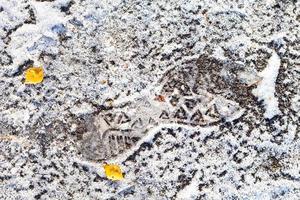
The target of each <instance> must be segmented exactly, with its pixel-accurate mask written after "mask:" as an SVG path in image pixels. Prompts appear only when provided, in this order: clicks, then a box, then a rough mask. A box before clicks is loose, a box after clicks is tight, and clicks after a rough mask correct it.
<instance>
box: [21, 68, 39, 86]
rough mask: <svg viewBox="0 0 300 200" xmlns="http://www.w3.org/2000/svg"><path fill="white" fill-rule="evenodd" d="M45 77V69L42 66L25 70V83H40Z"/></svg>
mask: <svg viewBox="0 0 300 200" xmlns="http://www.w3.org/2000/svg"><path fill="white" fill-rule="evenodd" d="M43 79H44V70H43V68H42V67H31V68H29V69H27V70H26V72H25V84H38V83H41V82H42V81H43Z"/></svg>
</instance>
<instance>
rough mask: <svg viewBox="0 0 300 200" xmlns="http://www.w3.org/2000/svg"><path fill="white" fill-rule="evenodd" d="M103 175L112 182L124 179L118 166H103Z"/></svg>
mask: <svg viewBox="0 0 300 200" xmlns="http://www.w3.org/2000/svg"><path fill="white" fill-rule="evenodd" d="M103 167H104V171H105V175H106V177H107V178H108V179H110V180H113V181H119V180H122V179H124V177H123V174H122V170H121V168H120V166H119V165H114V164H105V165H104V166H103Z"/></svg>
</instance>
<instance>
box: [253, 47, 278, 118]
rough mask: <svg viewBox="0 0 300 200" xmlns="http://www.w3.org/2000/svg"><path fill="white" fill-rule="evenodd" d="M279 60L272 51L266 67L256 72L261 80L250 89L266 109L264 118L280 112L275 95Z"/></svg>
mask: <svg viewBox="0 0 300 200" xmlns="http://www.w3.org/2000/svg"><path fill="white" fill-rule="evenodd" d="M280 63H281V60H280V58H279V56H278V55H277V53H276V52H275V51H273V54H272V56H271V57H270V59H269V61H268V65H267V67H266V68H265V69H264V70H263V71H261V72H259V73H258V75H259V76H260V77H261V78H262V80H261V81H260V82H259V83H258V84H257V88H255V89H253V90H252V93H253V94H254V95H255V96H256V97H257V98H258V100H259V101H260V100H263V102H264V107H265V109H266V111H265V113H264V117H265V118H269V119H270V118H272V117H274V116H275V115H278V114H281V112H280V110H279V108H278V99H277V98H276V97H275V82H276V79H277V76H278V72H279V67H280Z"/></svg>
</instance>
